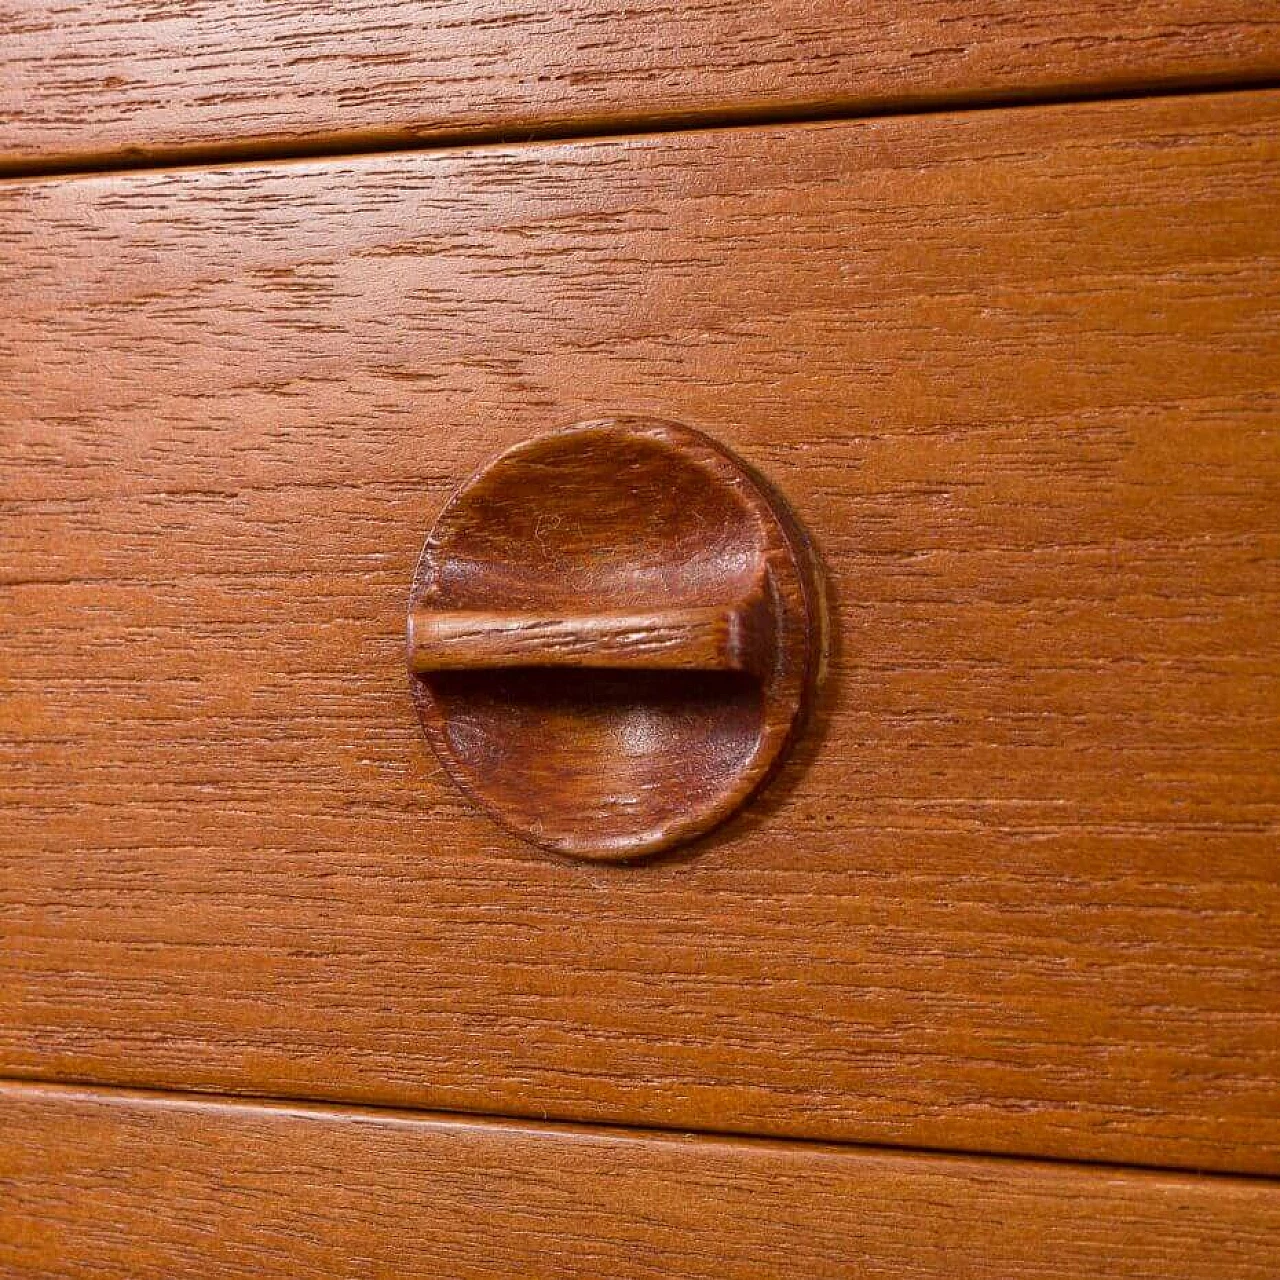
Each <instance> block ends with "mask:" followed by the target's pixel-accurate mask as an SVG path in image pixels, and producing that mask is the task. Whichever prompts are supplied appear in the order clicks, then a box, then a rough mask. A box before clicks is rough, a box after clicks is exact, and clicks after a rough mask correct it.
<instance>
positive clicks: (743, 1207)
mask: <svg viewBox="0 0 1280 1280" xmlns="http://www.w3.org/2000/svg"><path fill="white" fill-rule="evenodd" d="M1278 1270H1280V1187H1276V1186H1274V1185H1270V1184H1267V1183H1264V1182H1261V1181H1251V1180H1247V1179H1235V1178H1223V1177H1217V1178H1194V1177H1188V1176H1171V1175H1168V1174H1155V1173H1141V1172H1134V1171H1121V1170H1100V1169H1090V1168H1078V1167H1073V1166H1070V1165H1056V1166H1055V1165H1049V1164H1036V1163H1030V1162H1027V1163H1024V1162H1022V1161H1012V1160H990V1159H965V1158H959V1157H951V1156H932V1157H930V1156H916V1155H906V1154H889V1153H882V1152H874V1151H865V1150H862V1151H860V1150H857V1149H844V1150H840V1149H834V1148H830V1147H821V1146H809V1145H804V1144H785V1143H775V1142H759V1141H744V1140H724V1139H719V1140H717V1139H708V1138H696V1137H689V1138H681V1137H674V1136H660V1135H656V1134H644V1133H636V1132H627V1131H624V1130H609V1129H602V1130H595V1131H592V1130H589V1129H574V1128H569V1127H556V1126H527V1127H526V1126H518V1125H515V1124H510V1123H507V1124H504V1123H501V1122H493V1121H466V1120H458V1119H447V1118H433V1117H430V1116H421V1115H415V1114H413V1113H402V1114H395V1113H385V1112H384V1113H378V1112H374V1111H361V1110H357V1109H345V1108H344V1109H325V1108H319V1107H280V1106H255V1105H250V1104H243V1103H242V1104H231V1103H225V1102H212V1101H193V1100H189V1099H182V1098H173V1097H170V1098H162V1097H154V1096H153V1097H142V1096H130V1095H128V1094H117V1095H112V1094H94V1093H91V1092H87V1091H71V1090H46V1089H43V1088H39V1087H31V1088H15V1087H13V1086H0V1276H5V1277H13V1278H14V1280H18V1278H19V1277H32V1278H34V1277H40V1276H47V1277H55V1276H56V1277H57V1278H58V1280H78V1278H79V1277H94V1278H98V1277H102V1278H104V1280H105V1278H107V1277H122V1278H126V1280H148V1278H149V1277H156V1280H171V1278H172V1277H174V1276H215V1275H216V1276H219V1277H240V1276H243V1277H248V1276H252V1277H254V1280H283V1277H286V1276H296V1277H306V1278H307V1280H313V1278H314V1277H317V1276H355V1275H359V1276H370V1277H373V1276H386V1277H391V1276H404V1275H415V1276H449V1277H451V1278H455V1280H498V1278H499V1277H501V1278H502V1280H507V1277H511V1276H538V1277H547V1278H548V1280H549V1278H551V1277H563V1278H565V1280H568V1278H569V1277H582V1278H583V1280H588V1278H589V1280H597V1277H600V1276H616V1277H618V1278H619V1280H630V1278H631V1277H634V1278H635V1280H640V1277H644V1280H649V1277H652V1276H663V1277H668V1278H669V1280H694V1278H695V1277H697V1278H698V1280H747V1278H748V1277H762V1278H763V1277H775V1276H778V1275H782V1274H785V1275H787V1276H792V1277H797V1280H836V1278H837V1277H848V1278H849V1280H853V1278H854V1277H857V1280H954V1278H955V1277H957V1276H961V1277H980V1276H989V1277H993V1278H995V1277H998V1278H999V1280H1033V1278H1034V1280H1041V1277H1044V1276H1049V1275H1051V1276H1053V1277H1054V1278H1055V1280H1095V1278H1096V1277H1097V1276H1108V1277H1116V1278H1117V1280H1167V1277H1169V1276H1177V1277H1178V1278H1179V1280H1274V1277H1275V1275H1276V1274H1277V1271H1278Z"/></svg>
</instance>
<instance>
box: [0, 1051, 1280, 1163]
mask: <svg viewBox="0 0 1280 1280" xmlns="http://www.w3.org/2000/svg"><path fill="white" fill-rule="evenodd" d="M5 1090H9V1091H11V1092H13V1093H29V1094H30V1096H32V1097H37V1096H45V1097H59V1096H61V1097H65V1098H66V1099H68V1101H70V1100H73V1099H80V1100H86V1099H88V1100H93V1099H100V1100H102V1101H109V1100H111V1099H119V1100H120V1101H127V1100H129V1099H133V1100H135V1101H140V1102H144V1103H146V1102H156V1103H161V1102H169V1103H174V1104H177V1105H191V1106H208V1107H229V1108H232V1109H243V1110H245V1111H251V1110H253V1109H254V1108H263V1109H267V1110H272V1111H278V1112H288V1113H294V1114H303V1115H307V1116H312V1117H317V1118H323V1117H326V1116H332V1117H341V1116H364V1117H368V1118H372V1119H376V1118H379V1117H381V1118H385V1119H386V1120H388V1121H405V1122H414V1121H418V1122H421V1123H424V1124H432V1123H436V1124H444V1125H447V1124H458V1125H464V1126H485V1125H488V1126H492V1127H494V1128H501V1129H509V1130H511V1131H513V1132H516V1131H518V1132H525V1133H527V1132H534V1133H538V1132H546V1133H552V1134H554V1133H562V1134H574V1133H578V1134H599V1135H608V1134H612V1135H621V1136H630V1137H633V1138H646V1137H647V1138H652V1139H654V1140H661V1139H669V1140H702V1141H705V1142H707V1143H717V1144H728V1145H730V1146H737V1145H741V1146H749V1147H767V1148H771V1149H774V1150H777V1149H785V1150H799V1149H804V1150H811V1151H814V1152H821V1153H827V1154H834V1155H840V1154H844V1155H850V1156H856V1155H858V1154H864V1155H867V1156H901V1157H903V1158H904V1159H911V1158H916V1159H931V1160H932V1159H951V1160H990V1161H998V1162H1000V1163H1002V1164H1014V1165H1020V1166H1027V1165H1042V1166H1047V1167H1051V1168H1067V1169H1081V1170H1088V1169H1096V1170H1098V1171H1099V1172H1103V1173H1106V1172H1111V1173H1128V1174H1139V1175H1150V1176H1152V1177H1161V1178H1170V1177H1176V1178H1185V1179H1213V1180H1214V1181H1227V1182H1240V1183H1262V1184H1264V1185H1270V1186H1276V1187H1278V1188H1280V1175H1275V1174H1267V1173H1253V1172H1249V1171H1245V1170H1230V1169H1202V1168H1197V1167H1195V1166H1193V1165H1169V1164H1140V1163H1132V1162H1126V1161H1119V1160H1086V1159H1080V1158H1074V1157H1068V1156H1052V1155H1041V1154H1037V1153H1035V1152H1012V1151H987V1150H983V1149H981V1148H971V1147H928V1146H911V1145H907V1144H896V1143H890V1142H868V1141H866V1140H855V1139H847V1140H840V1139H831V1138H805V1137H788V1136H785V1135H779V1134H768V1133H750V1132H738V1131H735V1130H726V1129H690V1128H683V1127H677V1126H674V1125H658V1124H637V1123H633V1122H629V1121H610V1120H567V1119H564V1118H556V1117H552V1116H547V1115H532V1114H528V1113H523V1112H513V1111H459V1110H448V1109H440V1108H428V1107H412V1106H402V1105H398V1104H394V1103H369V1102H338V1101H333V1100H331V1099H324V1098H310V1097H307V1096H305V1095H300V1094H287V1093H280V1094H276V1093H219V1092H217V1091H215V1090H201V1089H165V1088H156V1087H149V1086H142V1085H133V1084H129V1085H124V1084H112V1083H108V1082H103V1081H98V1080H92V1079H88V1078H80V1077H72V1076H20V1075H6V1074H0V1096H2V1095H3V1093H4V1091H5Z"/></svg>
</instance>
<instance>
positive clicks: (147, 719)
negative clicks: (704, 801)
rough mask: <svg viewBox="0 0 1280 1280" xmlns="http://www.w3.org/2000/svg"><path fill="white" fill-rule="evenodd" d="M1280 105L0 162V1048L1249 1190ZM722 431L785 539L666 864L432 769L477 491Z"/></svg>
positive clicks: (1257, 1099) (1255, 1105) (1258, 1156)
mask: <svg viewBox="0 0 1280 1280" xmlns="http://www.w3.org/2000/svg"><path fill="white" fill-rule="evenodd" d="M1278 159H1280V99H1278V98H1277V97H1276V96H1275V95H1271V94H1251V95H1240V96H1229V97H1224V98H1221V99H1217V98H1204V99H1200V100H1195V101H1191V100H1181V101H1150V102H1144V103H1141V104H1134V103H1130V104H1109V105H1100V104H1099V105H1088V106H1085V105H1077V106H1073V107H1069V108H1067V107H1064V108H1054V109H1037V110H1024V111H1016V112H1012V111H1011V112H992V113H970V114H967V115H958V116H939V117H930V118H918V119H911V120H883V121H875V122H864V123H859V124H838V125H837V124H832V125H825V126H814V127H808V128H803V129H774V130H744V131H725V132H720V133H704V134H699V135H697V136H688V137H684V136H678V135H668V136H662V137H649V138H635V139H629V140H621V141H601V142H594V143H590V144H587V143H577V144H565V145H558V146H547V147H537V146H535V147H523V148H520V147H513V148H496V149H489V150H478V151H475V152H470V153H458V154H437V155H413V156H403V157H396V156H388V157H381V158H365V159H362V160H351V161H335V162H331V163H319V162H309V163H298V164H291V165H282V166H278V167H271V166H262V167H255V168H228V169H226V170H222V171H207V172H206V171H194V170H188V171H181V172H172V173H164V172H157V173H147V174H134V175H132V176H129V175H124V176H117V177H101V178H92V179H85V180H78V181H58V182H53V181H44V182H30V183H21V184H8V185H5V186H3V187H0V259H2V260H3V261H4V262H5V263H6V264H7V265H6V273H7V274H6V281H5V284H4V287H3V297H2V298H0V314H3V315H4V316H5V324H4V329H3V337H2V339H0V420H2V421H3V422H4V424H5V425H4V433H5V448H4V450H3V451H0V494H3V507H2V508H0V571H2V573H3V583H4V586H3V609H2V611H0V626H2V628H3V638H2V648H3V655H4V660H3V665H2V666H0V682H2V685H0V689H2V692H3V703H2V704H0V705H2V708H3V709H2V712H0V714H2V716H3V719H2V721H0V724H2V726H3V727H2V732H0V800H2V801H3V803H4V806H5V813H4V821H3V824H0V850H2V851H3V866H2V867H0V894H2V895H3V897H2V899H0V901H2V903H3V911H4V944H5V945H4V949H3V952H2V953H0V954H2V955H3V966H4V969H3V984H2V986H0V1067H2V1068H3V1069H4V1070H5V1071H7V1072H9V1073H15V1072H16V1073H24V1074H27V1075H44V1076H59V1075H60V1076H63V1077H100V1078H103V1079H106V1080H114V1081H123V1082H136V1083H142V1082H146V1083H151V1084H164V1085H176V1086H196V1087H200V1088H213V1089H231V1090H239V1091H249V1092H259V1093H272V1094H294V1095H299V1094H303V1095H305V1094H310V1095H324V1096H328V1097H337V1098H348V1099H358V1100H367V1101H384V1102H399V1103H412V1104H423V1105H432V1106H437V1107H445V1108H462V1109H476V1110H504V1111H507V1112H511V1113H521V1114H529V1115H536V1116H551V1117H561V1118H579V1119H582V1118H592V1117H596V1118H611V1119H614V1120H619V1121H628V1122H634V1121H642V1122H647V1123H652V1124H659V1125H674V1126H689V1127H704V1128H711V1129H734V1130H754V1131H769V1132H773V1133H778V1134H792V1135H795V1134H803V1135H809V1136H815V1137H837V1136H838V1137H844V1138H863V1139H875V1140H890V1141H894V1142H905V1143H909V1144H915V1145H928V1146H956V1147H966V1148H970V1149H998V1150H1002V1151H1019V1152H1038V1153H1056V1154H1070V1155H1078V1156H1079V1155H1085V1156H1106V1157H1112V1158H1119V1159H1125V1160H1134V1161H1146V1162H1151V1163H1158V1164H1185V1165H1197V1166H1210V1167H1217V1168H1232V1167H1234V1168H1239V1169H1258V1170H1271V1171H1277V1170H1280V1141H1278V1137H1280V1135H1278V1131H1277V1124H1278V1117H1280V1105H1278V1103H1280V1093H1278V1087H1277V1082H1278V1081H1280V1035H1278V1034H1277V1011H1276V1001H1275V990H1276V982H1277V971H1278V965H1277V940H1278V938H1280V930H1278V929H1277V920H1278V918H1280V890H1278V888H1277V844H1276V823H1277V815H1278V814H1280V779H1278V778H1277V770H1276V767H1275V766H1276V758H1277V748H1278V746H1280V726H1278V724H1277V705H1278V700H1277V673H1278V670H1280V655H1278V653H1277V646H1278V643H1280V641H1278V636H1280V597H1278V592H1277V586H1278V582H1280V577H1278V575H1277V557H1278V556H1280V533H1278V529H1280V522H1278V520H1277V514H1278V512H1280V446H1278V445H1277V437H1276V433H1275V414H1276V408H1277V405H1276V386H1277V381H1278V379H1280V353H1278V352H1277V323H1276V320H1277V311H1278V310H1280V294H1278V288H1280V285H1278V281H1280V273H1278V272H1277V261H1276V259H1277V254H1278V252H1280V220H1277V219H1276V218H1275V217H1274V216H1273V214H1274V210H1275V208H1276V203H1277V199H1278V198H1280V164H1278V163H1277V161H1278ZM619 410H623V411H630V412H637V413H644V414H651V415H655V416H660V417H670V418H674V419H677V420H680V421H684V422H688V423H690V424H693V425H698V426H702V427H703V428H705V429H706V430H708V431H710V432H711V433H713V434H714V435H716V436H717V437H718V438H720V439H722V440H724V441H725V442H726V443H727V444H729V445H730V446H731V447H733V448H734V449H735V451H737V452H738V453H739V454H741V455H742V456H743V457H744V458H745V459H746V460H747V461H748V462H749V463H751V464H752V465H753V466H755V467H757V468H758V469H759V470H760V471H761V472H762V473H763V474H766V475H768V476H769V477H770V479H771V480H772V481H773V482H775V483H776V484H777V486H778V487H779V489H780V490H781V492H783V493H785V494H786V495H787V498H788V500H789V501H790V502H791V504H792V505H793V506H794V507H795V509H796V511H797V513H798V515H799V517H800V518H801V519H802V520H803V521H804V522H805V524H806V526H807V527H808V528H809V529H810V531H811V532H812V533H813V535H814V536H815V539H816V541H817V544H818V546H819V548H820V550H821V551H822V552H823V554H824V555H825V560H826V565H827V577H828V579H829V585H830V588H831V595H832V598H833V602H834V614H835V623H836V634H835V636H834V641H835V647H834V651H833V661H832V671H831V675H830V678H829V679H828V681H827V685H826V688H827V690H828V692H827V695H826V697H825V699H824V700H823V701H822V704H821V706H820V707H819V713H818V716H817V721H816V725H815V732H814V733H813V734H812V735H811V736H810V737H809V738H807V739H806V743H807V745H806V746H803V747H802V749H801V750H800V751H799V752H798V753H797V754H796V755H795V756H794V757H793V758H792V760H791V762H790V763H789V765H788V766H787V768H786V769H784V771H783V774H782V776H781V778H780V779H779V781H778V783H777V784H776V785H775V786H774V788H773V789H772V790H771V791H770V792H769V793H767V795H766V796H765V797H764V799H763V800H762V802H761V803H760V804H759V805H757V806H756V807H754V808H752V809H751V810H750V811H749V812H748V813H747V814H746V815H744V816H743V817H742V818H740V819H739V820H737V821H735V822H733V823H731V824H729V825H728V826H727V827H726V828H724V829H723V830H722V832H721V833H719V834H717V835H716V836H714V837H712V838H711V839H709V840H708V841H706V842H705V843H703V844H701V845H699V846H696V847H695V850H694V851H693V852H692V853H691V854H689V855H688V856H684V857H680V858H676V859H672V860H668V861H665V862H664V861H659V862H657V863H654V864H652V865H649V866H646V867H643V868H633V867H622V868H618V867H608V868H602V867H595V866H576V865H570V864H568V863H564V862H559V861H556V860H554V859H551V858H548V857H547V855H546V854H544V853H542V852H540V851H537V850H533V849H531V848H529V847H528V846H526V845H524V844H522V843H520V842H519V841H517V840H515V839H514V838H511V837H508V836H506V835H504V834H502V833H501V832H500V831H497V830H496V829H495V828H494V827H493V826H492V824H491V823H490V822H489V820H488V819H487V818H486V817H484V816H482V815H480V814H477V813H475V812H473V811H472V810H471V808H470V806H468V805H467V804H466V803H465V802H463V801H462V800H461V799H460V798H459V797H458V796H457V794H456V793H455V791H454V790H453V788H452V787H451V786H450V785H449V783H448V781H447V779H446V778H445V777H444V775H443V773H442V772H441V771H440V769H439V768H438V766H437V765H436V763H435V761H434V759H433V758H432V756H431V753H430V752H429V751H428V750H427V748H426V746H425V744H423V743H422V742H421V740H420V736H419V733H418V727H417V724H416V722H415V718H414V714H413V710H412V708H411V706H410V704H409V700H408V698H407V696H406V692H405V671H404V653H403V647H404V640H403V626H404V616H405V614H404V610H405V590H406V584H407V583H408V581H409V579H410V576H411V574H412V572H413V566H414V563H415V559H416V557H417V554H418V551H419V548H420V545H421V541H422V537H423V533H424V530H426V529H428V528H429V527H430V526H431V524H432V522H433V520H434V519H435V517H436V516H437V514H438V512H439V510H440V508H441V506H442V504H443V502H444V501H445V499H446V497H447V495H448V494H449V493H450V492H451V491H452V490H453V488H454V487H455V486H456V484H457V483H458V481H459V480H460V479H461V478H462V477H464V476H466V475H468V474H470V473H471V472H472V471H473V470H474V469H475V468H477V467H478V466H480V465H481V464H483V463H484V462H486V461H487V460H488V459H490V458H492V457H493V456H495V455H496V454H497V453H498V452H499V451H501V450H502V449H503V448H506V447H508V446H510V445H513V444H515V443H517V442H519V441H521V440H523V439H526V438H527V437H529V436H531V435H534V434H535V433H537V432H539V431H543V430H546V429H548V428H551V427H555V426H560V425H564V424H567V423H572V422H575V421H581V420H585V419H588V418H592V417H596V416H600V415H602V414H608V413H610V412H615V411H619Z"/></svg>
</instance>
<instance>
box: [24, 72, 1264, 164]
mask: <svg viewBox="0 0 1280 1280" xmlns="http://www.w3.org/2000/svg"><path fill="white" fill-rule="evenodd" d="M1274 89H1280V77H1277V76H1265V77H1257V78H1252V79H1250V78H1241V79H1236V80H1233V79H1229V78H1220V77H1214V78H1209V79H1206V80H1203V81H1195V82H1188V83H1185V84H1169V85H1154V86H1149V87H1141V86H1139V87H1134V88H1130V89H1123V88H1121V89H1117V88H1097V87H1080V86H1068V87H1064V88H1063V89H1062V90H1060V91H1038V92H1035V93H1027V94H1019V93H1017V92H1014V91H1009V92H1002V93H997V94H992V95H990V96H986V97H983V96H968V97H962V98H939V99H932V98H929V97H927V96H912V95H903V96H902V97H901V98H895V99H888V100H882V101H877V102H873V103H868V104H859V102H858V100H857V99H856V97H851V98H849V99H848V100H845V101H842V102H839V103H835V104H832V105H822V106H815V105H812V104H808V105H806V104H804V103H797V104H794V105H790V106H786V107H781V108H774V109H769V110H758V109H755V108H752V107H730V108H725V109H722V110H719V111H716V110H709V111H698V112H688V113H674V114H671V115H664V114H660V113H658V114H643V113H642V114H638V115H635V116H627V115H621V114H619V115H605V116H599V117H593V118H592V119H590V120H587V121H583V122H573V121H570V122H564V121H559V122H556V121H552V122H549V123H547V124H546V125H541V126H539V125H526V126H522V127H519V128H514V127H511V126H509V125H508V126H493V127H478V128H473V129H461V128H460V129H455V130H441V131H439V132H438V133H434V134H433V135H432V136H431V137H430V138H422V137H416V136H414V131H413V130H408V129H406V130H367V131H366V130H355V131H352V132H350V133H340V134H333V133H328V134H324V135H321V136H318V137H316V138H314V139H297V138H291V139H288V140H282V141H278V142H277V141H274V140H272V139H271V138H269V137H256V138H254V137H249V138H243V139H229V140H226V141H223V142H218V143H206V144H202V145H199V146H191V147H188V146H170V147H164V146H160V147H154V148H139V149H137V150H136V151H135V150H132V149H131V150H125V151H121V150H114V151H107V152H102V153H92V152H89V153H75V154H72V155H52V156H47V157H37V158H26V159H23V158H19V159H10V158H7V157H5V156H4V155H0V182H14V181H24V180H30V179H39V178H49V179H52V178H76V177H98V176H103V175H107V174H113V173H139V172H142V173H145V172H163V171H170V170H181V169H210V168H225V167H229V166H238V165H262V164H274V163H279V162H285V161H293V160H311V161H315V160H333V161H343V160H349V159H357V158H361V157H365V156H379V155H390V154H393V153H394V154H400V155H413V154H432V153H436V152H450V151H461V150H474V149H478V148H484V147H511V146H524V145H545V144H548V143H556V142H582V141H597V140H598V141H605V140H608V139H615V138H616V139H624V138H634V137H645V136H651V135H662V134H669V133H713V132H718V131H723V130H744V129H766V128H773V127H777V126H785V125H803V124H830V123H840V122H856V121H859V120H881V119H885V118H887V117H918V116H934V115H947V114H956V115H959V114H969V113H973V112H986V111H1014V110H1022V109H1028V108H1036V107H1061V106H1071V105H1087V104H1091V103H1098V104H1100V103H1108V102H1115V103H1123V102H1143V101H1148V100H1150V99H1153V98H1175V99H1176V98H1188V97H1205V96H1220V95H1227V94H1236V93H1252V92H1265V91H1267V90H1274Z"/></svg>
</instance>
